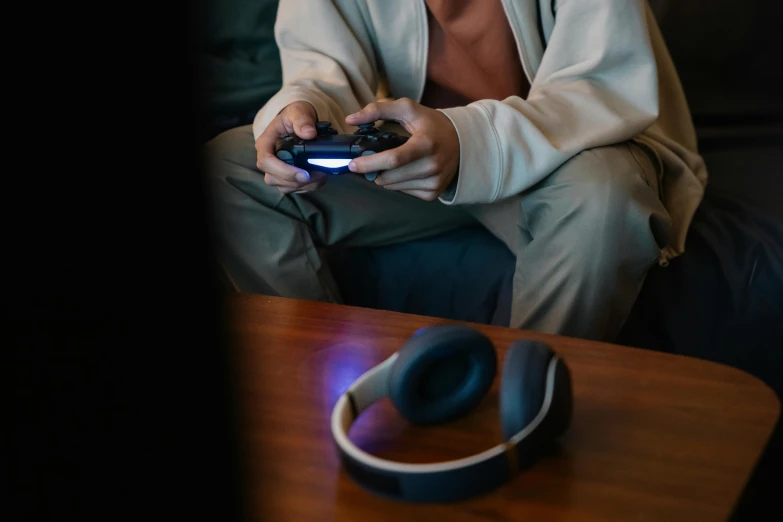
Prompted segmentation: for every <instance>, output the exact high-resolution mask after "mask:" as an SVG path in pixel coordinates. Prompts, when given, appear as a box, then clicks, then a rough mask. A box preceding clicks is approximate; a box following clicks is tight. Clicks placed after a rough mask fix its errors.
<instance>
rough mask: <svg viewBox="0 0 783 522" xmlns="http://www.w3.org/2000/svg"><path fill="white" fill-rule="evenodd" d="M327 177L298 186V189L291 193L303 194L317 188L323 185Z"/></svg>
mask: <svg viewBox="0 0 783 522" xmlns="http://www.w3.org/2000/svg"><path fill="white" fill-rule="evenodd" d="M327 179H328V178H326V177H323V178H321V179H319V180H318V181H314V182H313V183H308V184H307V185H305V186H304V187H302V188H300V189H299V190H295V191H294V192H293V193H294V194H304V193H306V192H312V191H314V190H316V189H319V188H321V187H323V186H324V185H325V184H326V180H327Z"/></svg>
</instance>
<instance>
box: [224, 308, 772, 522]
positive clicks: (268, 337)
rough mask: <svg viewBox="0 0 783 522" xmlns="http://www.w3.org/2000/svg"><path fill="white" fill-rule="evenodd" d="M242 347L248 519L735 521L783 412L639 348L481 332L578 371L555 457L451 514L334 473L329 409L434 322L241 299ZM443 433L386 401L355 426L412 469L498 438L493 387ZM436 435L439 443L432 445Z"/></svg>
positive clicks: (747, 379)
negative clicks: (542, 348) (534, 342)
mask: <svg viewBox="0 0 783 522" xmlns="http://www.w3.org/2000/svg"><path fill="white" fill-rule="evenodd" d="M229 304H230V307H229V312H230V317H229V319H230V324H231V331H232V332H233V335H234V340H235V342H236V345H235V346H236V347H237V350H238V357H237V363H238V365H239V392H240V396H241V412H242V415H241V417H242V434H243V440H244V442H245V443H246V446H245V447H244V448H243V449H244V450H245V465H246V472H247V486H248V490H247V494H248V496H247V499H248V502H249V504H248V506H249V510H250V513H251V514H252V515H253V517H254V520H259V521H261V520H264V521H267V520H268V521H275V522H283V521H289V520H297V521H298V520H302V521H307V522H321V521H324V522H325V521H331V520H340V521H343V520H345V521H354V520H356V521H364V520H367V521H374V522H382V521H390V522H392V521H393V522H400V521H405V522H415V521H423V522H440V521H454V522H461V521H466V522H467V521H479V520H482V521H483V520H504V521H510V520H530V521H536V522H544V521H548V520H558V521H562V520H573V521H578V522H589V521H602V522H605V521H609V520H621V521H624V522H628V521H653V520H660V521H667V522H674V521H679V520H682V521H688V522H695V521H698V522H709V521H714V520H715V521H717V520H721V521H722V520H727V519H728V517H729V515H730V513H731V511H732V509H733V506H734V504H735V502H736V501H737V500H738V498H739V496H740V494H741V492H742V490H743V487H744V484H745V482H746V480H747V479H748V477H749V475H750V473H751V471H752V469H753V466H754V464H755V462H756V460H757V459H758V457H759V456H760V454H761V451H762V450H763V447H764V445H765V443H766V441H767V440H768V437H769V436H770V434H771V432H772V429H773V427H774V424H775V422H776V420H777V417H778V414H779V402H778V400H777V397H776V396H775V394H774V393H773V392H772V391H771V390H770V389H769V388H768V387H767V386H765V385H764V384H763V383H762V382H761V381H759V380H758V379H756V378H754V377H752V376H750V375H748V374H746V373H743V372H741V371H739V370H736V369H733V368H730V367H727V366H722V365H719V364H715V363H710V362H706V361H701V360H697V359H692V358H686V357H681V356H673V355H668V354H663V353H657V352H652V351H647V350H642V349H634V348H627V347H621V346H616V345H611V344H604V343H597V342H587V341H581V340H576V339H570V338H565V337H556V336H549V335H541V334H535V333H530V332H525V331H520V330H511V329H507V328H499V327H492V326H483V325H475V326H476V327H477V328H478V329H479V330H481V331H483V332H484V333H486V334H487V335H489V336H490V338H491V339H492V340H493V341H494V342H495V345H496V347H497V349H498V353H499V359H498V360H499V364H502V357H503V354H504V352H505V349H506V347H507V346H508V345H509V344H510V343H511V342H512V341H513V340H515V339H518V338H522V337H527V338H535V339H541V340H545V341H547V342H549V343H550V344H551V345H552V347H553V348H554V349H555V350H556V351H558V352H559V353H561V354H563V355H564V357H565V360H566V362H567V364H568V365H569V366H570V368H571V371H572V378H573V389H574V408H575V410H574V418H573V423H572V425H571V429H570V430H569V432H568V433H567V435H566V436H565V437H564V438H563V442H562V444H561V447H560V449H559V450H558V451H557V452H556V454H551V455H548V456H546V457H544V458H543V459H542V460H540V461H539V462H538V463H537V464H536V465H534V467H533V468H531V469H530V470H528V471H527V472H524V473H522V474H520V475H518V476H517V477H516V478H514V479H513V480H512V481H511V482H509V483H507V484H506V485H504V486H503V487H501V488H500V489H498V490H495V491H494V492H491V493H489V494H487V495H485V496H482V497H476V498H474V499H471V500H468V501H462V502H457V503H454V504H445V505H428V504H423V505H422V504H406V503H400V502H395V501H391V500H387V499H384V498H381V497H377V496H375V495H373V494H371V493H369V492H367V491H365V490H364V489H362V488H361V487H360V486H358V485H357V484H355V483H354V482H353V481H352V480H351V479H350V478H349V477H348V476H347V475H346V474H345V473H344V472H343V471H342V470H341V468H340V465H339V461H338V458H337V454H336V451H335V449H334V447H333V443H332V440H331V435H330V431H329V418H330V414H331V410H332V406H333V405H334V403H335V401H336V400H337V398H338V396H339V395H340V394H341V393H342V392H343V391H344V390H345V389H346V388H347V387H348V385H349V384H350V383H351V382H352V381H353V380H354V379H355V378H356V377H358V376H359V375H360V374H362V373H363V372H364V371H365V370H367V369H369V368H370V367H371V366H373V365H375V364H377V363H379V362H381V361H382V360H384V359H385V358H386V357H387V356H389V355H390V354H391V353H393V352H394V351H396V350H397V349H398V348H399V347H400V346H401V345H402V344H403V342H404V341H405V340H406V339H407V338H408V337H409V336H410V335H411V334H413V333H414V331H415V330H417V329H418V328H420V327H422V326H426V325H431V324H436V323H442V322H448V321H443V320H439V319H434V318H430V317H420V316H414V315H407V314H401V313H390V312H382V311H376V310H369V309H362V308H354V307H346V306H337V305H330V304H323V303H314V302H307V301H298V300H291V299H281V298H272V297H266V296H251V295H244V294H239V295H237V296H232V297H231V300H230V301H229ZM498 380H499V379H496V380H495V387H494V388H493V390H492V392H491V393H490V395H489V396H488V397H487V398H486V399H485V400H484V402H483V403H482V404H481V405H480V406H479V408H478V409H477V410H476V412H475V413H473V414H471V415H469V416H468V417H467V418H464V419H460V420H459V421H456V422H453V423H451V424H449V425H447V426H439V427H434V428H433V427H431V428H417V427H413V426H410V425H408V424H407V423H406V422H405V421H404V420H403V419H402V418H401V417H400V416H399V415H398V414H397V413H396V411H395V410H394V409H393V407H392V406H391V403H390V402H389V401H388V399H383V400H382V401H381V402H380V403H378V404H376V405H374V406H372V407H371V408H370V409H369V410H368V411H367V412H366V413H364V414H363V415H362V416H361V417H360V418H359V420H358V421H357V423H356V424H355V425H354V426H353V427H352V429H351V438H352V439H353V440H354V441H355V442H356V443H357V444H358V445H359V446H360V447H361V448H363V449H364V450H366V451H369V452H371V453H373V454H375V455H378V456H380V457H385V458H392V459H399V460H405V461H409V462H435V461H439V460H448V459H455V458H459V457H464V456H467V455H469V454H472V453H476V452H479V451H481V450H484V449H487V448H489V447H491V446H493V445H494V444H496V443H498V442H500V441H501V429H500V422H499V414H498V410H499V408H498V400H497V385H498ZM436 441H437V442H436Z"/></svg>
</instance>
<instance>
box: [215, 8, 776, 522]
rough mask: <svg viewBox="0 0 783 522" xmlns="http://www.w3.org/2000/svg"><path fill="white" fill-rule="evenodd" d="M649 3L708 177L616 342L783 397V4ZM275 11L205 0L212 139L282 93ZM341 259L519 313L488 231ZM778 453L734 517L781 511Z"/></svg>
mask: <svg viewBox="0 0 783 522" xmlns="http://www.w3.org/2000/svg"><path fill="white" fill-rule="evenodd" d="M650 4H651V6H652V8H653V11H654V12H655V15H656V17H657V19H658V20H659V24H660V27H661V30H662V32H663V34H664V38H665V39H666V42H667V45H668V46H669V50H670V52H671V54H672V58H673V60H674V62H675V65H676V67H677V69H678V72H679V74H680V77H681V79H682V82H683V86H684V89H685V93H686V96H687V98H688V101H689V104H690V107H691V111H692V116H693V119H694V123H695V125H696V128H697V134H698V138H699V148H700V151H701V153H702V155H703V156H704V158H705V161H706V163H707V167H708V171H709V181H708V187H707V190H706V194H705V197H704V200H703V202H702V204H701V206H700V208H699V210H698V211H697V213H696V216H695V218H694V222H693V225H692V227H691V230H690V233H689V236H688V241H687V251H686V252H685V254H684V255H682V256H681V257H679V258H676V259H674V260H673V261H672V262H671V263H670V265H669V266H668V267H665V268H664V267H654V268H653V269H652V270H651V271H650V273H649V275H648V277H647V279H646V281H645V284H644V286H643V288H642V291H641V293H640V296H639V298H638V300H637V302H636V305H635V307H634V309H633V311H632V312H631V316H630V317H629V318H628V320H627V322H626V324H625V327H624V328H623V331H622V332H621V334H620V337H619V339H618V340H617V342H619V343H621V344H626V345H629V346H635V347H639V348H643V349H652V350H661V351H666V352H671V353H677V354H683V355H689V356H694V357H700V358H703V359H708V360H713V361H717V362H722V363H725V364H729V365H732V366H735V367H737V368H740V369H743V370H745V371H748V372H750V373H752V374H754V375H756V376H757V377H759V378H760V379H762V380H763V381H764V382H766V383H767V384H768V385H769V386H770V387H772V388H773V389H774V390H775V391H776V392H777V393H778V396H779V397H783V95H781V94H780V93H781V92H783V88H781V84H780V83H779V82H777V76H778V75H779V69H780V63H781V61H780V59H779V56H778V50H779V49H782V48H783V45H781V44H782V43H783V38H782V37H781V33H782V31H781V30H780V28H779V27H778V25H779V22H780V20H783V18H781V17H780V16H779V15H778V14H777V11H779V10H780V8H779V7H778V2H777V1H776V0H746V1H744V2H737V1H733V0H711V1H710V0H703V1H698V0H677V1H670V0H650ZM276 5H277V1H276V0H267V1H263V0H259V1H257V2H254V3H247V2H243V1H239V0H233V1H228V0H222V1H220V2H218V1H217V0H213V1H212V2H209V3H207V5H206V12H205V15H206V16H205V17H204V19H205V23H204V29H205V31H204V34H203V36H202V40H201V42H202V43H201V48H202V53H201V57H202V61H201V66H202V70H203V73H204V79H205V82H204V86H205V91H204V94H205V96H204V106H205V109H206V114H207V116H208V118H207V122H206V123H207V124H208V130H207V133H206V135H205V136H204V138H205V139H208V138H210V137H212V136H214V135H216V134H217V133H219V132H221V131H223V130H226V129H228V128H231V127H235V126H238V125H243V124H247V123H250V122H252V119H253V116H254V115H255V112H256V111H257V110H258V108H260V107H261V106H262V105H263V103H264V102H265V101H266V100H267V99H268V98H269V97H271V96H272V95H273V94H274V93H275V92H276V90H277V89H278V88H279V85H280V77H281V70H280V63H279V57H278V56H277V49H276V47H275V43H274V37H273V33H272V29H273V25H274V13H275V10H276ZM328 255H329V258H330V265H331V266H332V270H333V272H334V275H335V278H336V280H337V282H338V284H339V286H340V288H341V291H342V293H343V297H344V299H345V300H346V302H347V303H348V304H354V305H358V306H366V307H372V308H379V309H386V310H396V311H403V312H410V313H418V314H424V315H430V316H435V317H444V318H452V319H460V320H466V321H473V322H479V323H492V324H507V323H508V317H509V311H510V291H509V289H510V286H511V285H510V282H511V277H512V275H513V270H514V258H513V255H512V254H511V252H509V251H508V250H507V249H506V247H505V246H504V245H503V244H502V243H501V242H500V241H498V240H497V239H495V238H494V237H493V236H492V235H491V234H489V233H488V232H487V231H485V230H484V229H482V228H479V227H477V228H472V229H467V230H462V231H458V232H452V233H448V234H443V235H441V236H438V237H434V238H430V239H427V240H423V241H414V242H409V243H404V244H399V245H393V246H387V247H383V248H353V249H334V250H332V251H330V252H328ZM455 260H457V261H455ZM411 275H413V277H411ZM458 282H459V283H460V284H457V283H458ZM465 282H469V284H466V283H465ZM781 454H783V429H782V428H781V423H779V424H778V429H777V431H776V433H775V435H774V436H773V440H772V441H771V443H770V445H769V448H768V450H767V453H766V454H765V456H764V458H763V459H762V461H761V463H760V465H759V467H758V469H757V472H756V475H755V476H754V478H753V480H752V481H751V484H750V486H749V488H748V491H747V493H746V495H745V497H744V499H743V502H742V503H741V505H740V507H739V509H738V510H737V515H736V517H737V518H736V519H737V520H740V519H742V520H746V519H747V520H765V518H763V515H762V514H763V513H766V514H767V515H770V513H772V511H771V510H772V509H773V507H774V509H777V508H776V507H775V506H776V504H775V506H773V504H772V503H773V501H774V492H773V490H772V486H771V484H772V482H771V480H770V477H772V476H773V475H774V476H775V477H777V474H776V473H778V472H777V471H776V470H777V469H783V468H781V464H783V458H782V457H781ZM774 518H775V517H774V516H773V517H772V518H770V520H771V519H774ZM781 519H783V518H781Z"/></svg>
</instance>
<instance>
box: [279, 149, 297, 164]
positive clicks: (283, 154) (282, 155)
mask: <svg viewBox="0 0 783 522" xmlns="http://www.w3.org/2000/svg"><path fill="white" fill-rule="evenodd" d="M277 157H278V159H280V160H282V161H286V162H288V161H293V159H294V155H293V154H291V153H290V152H289V151H287V150H279V151H277Z"/></svg>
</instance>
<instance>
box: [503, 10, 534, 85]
mask: <svg viewBox="0 0 783 522" xmlns="http://www.w3.org/2000/svg"><path fill="white" fill-rule="evenodd" d="M528 1H534V2H535V1H538V0H528ZM506 2H508V0H500V5H502V6H503V14H505V15H506V21H508V25H509V27H511V34H512V35H513V36H514V43H516V44H517V54H518V55H519V61H520V62H521V63H522V71H524V73H525V76H526V77H527V82H528V85H531V86H532V85H533V78H532V76H530V65H529V64H528V63H527V57H526V56H525V53H523V52H522V46H521V45H519V35H518V34H517V27H516V26H515V25H514V24H513V23H512V22H511V17H510V16H509V14H508V6H507V5H506Z"/></svg>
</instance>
